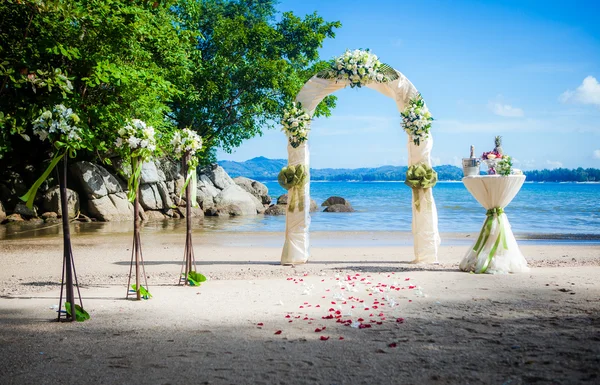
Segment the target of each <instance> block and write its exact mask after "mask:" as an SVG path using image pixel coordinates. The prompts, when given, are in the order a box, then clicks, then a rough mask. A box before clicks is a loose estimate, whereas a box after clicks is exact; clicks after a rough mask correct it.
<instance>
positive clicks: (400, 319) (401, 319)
mask: <svg viewBox="0 0 600 385" xmlns="http://www.w3.org/2000/svg"><path fill="white" fill-rule="evenodd" d="M396 322H397V323H399V324H403V323H404V318H396Z"/></svg>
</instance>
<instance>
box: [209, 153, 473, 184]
mask: <svg viewBox="0 0 600 385" xmlns="http://www.w3.org/2000/svg"><path fill="white" fill-rule="evenodd" d="M219 165H220V166H221V167H223V168H224V169H225V171H227V173H228V174H229V175H230V176H231V177H232V178H235V177H236V176H245V177H246V178H250V179H255V180H259V181H273V180H277V175H278V174H279V171H280V170H281V168H282V167H284V166H286V165H287V159H268V158H265V157H263V156H260V157H258V158H253V159H250V160H247V161H245V162H234V161H230V160H224V161H220V162H219ZM406 169H407V167H406V166H381V167H376V168H355V169H350V168H322V169H314V168H311V169H310V179H311V180H322V181H403V180H404V179H406ZM434 170H435V171H436V172H437V173H438V178H439V180H460V179H461V178H462V176H463V172H462V169H460V168H458V167H455V166H449V165H446V166H437V167H434Z"/></svg>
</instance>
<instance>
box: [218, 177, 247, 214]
mask: <svg viewBox="0 0 600 385" xmlns="http://www.w3.org/2000/svg"><path fill="white" fill-rule="evenodd" d="M226 175H227V174H226ZM228 177H229V176H228ZM230 179H231V178H230ZM252 198H253V197H252V195H250V194H248V193H247V192H246V191H244V190H243V189H242V188H241V187H239V186H238V185H236V184H235V183H233V182H232V184H230V185H229V186H227V187H225V188H224V189H223V190H222V191H221V192H220V193H219V195H217V196H216V197H215V199H214V202H215V206H216V209H217V211H219V210H225V209H226V208H227V207H228V206H231V205H233V206H237V208H238V209H239V210H236V211H235V212H236V214H235V215H256V212H257V207H256V200H254V199H252ZM255 199H256V198H255Z"/></svg>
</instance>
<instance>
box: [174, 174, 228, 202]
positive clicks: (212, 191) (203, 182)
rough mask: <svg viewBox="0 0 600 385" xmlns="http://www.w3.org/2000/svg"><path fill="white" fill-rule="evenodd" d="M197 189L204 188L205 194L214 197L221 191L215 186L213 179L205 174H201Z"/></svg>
mask: <svg viewBox="0 0 600 385" xmlns="http://www.w3.org/2000/svg"><path fill="white" fill-rule="evenodd" d="M182 185H183V184H182ZM197 189H198V190H202V191H203V192H204V193H205V195H207V196H209V197H211V198H212V199H214V198H215V197H216V196H217V195H219V193H220V190H219V189H217V188H216V187H215V185H214V184H213V182H212V180H211V179H210V178H209V177H208V176H207V175H204V174H202V175H200V177H199V178H198V184H197Z"/></svg>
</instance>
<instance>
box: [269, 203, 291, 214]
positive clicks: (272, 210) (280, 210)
mask: <svg viewBox="0 0 600 385" xmlns="http://www.w3.org/2000/svg"><path fill="white" fill-rule="evenodd" d="M286 211H287V205H272V206H269V208H268V209H266V210H265V215H285V214H286Z"/></svg>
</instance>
